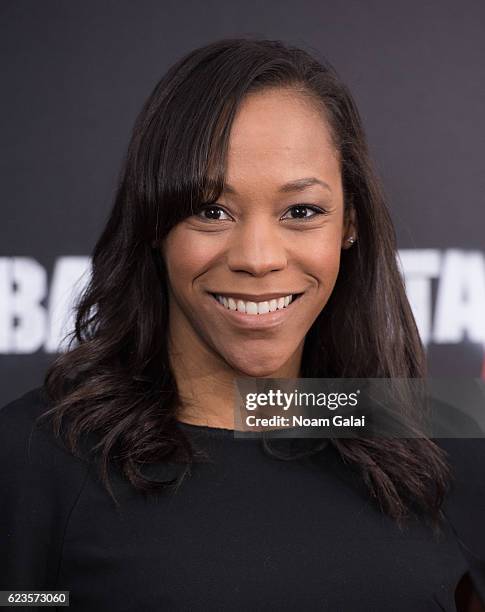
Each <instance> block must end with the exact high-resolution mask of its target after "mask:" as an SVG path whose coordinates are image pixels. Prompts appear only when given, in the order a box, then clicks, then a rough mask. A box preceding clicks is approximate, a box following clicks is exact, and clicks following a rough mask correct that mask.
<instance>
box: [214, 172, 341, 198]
mask: <svg viewBox="0 0 485 612" xmlns="http://www.w3.org/2000/svg"><path fill="white" fill-rule="evenodd" d="M313 185H321V186H322V187H324V188H325V189H328V191H330V192H331V191H332V190H331V189H330V185H329V184H328V183H325V181H321V180H320V179H317V178H315V177H314V176H309V177H305V178H301V179H296V180H295V181H290V182H289V183H284V184H283V185H281V186H280V188H279V189H278V191H279V192H280V193H293V192H298V191H304V190H305V189H307V188H308V187H312V186H313ZM222 192H223V193H232V194H236V193H237V191H236V190H235V189H234V187H231V185H229V184H227V183H226V184H225V185H224V189H223V190H222Z"/></svg>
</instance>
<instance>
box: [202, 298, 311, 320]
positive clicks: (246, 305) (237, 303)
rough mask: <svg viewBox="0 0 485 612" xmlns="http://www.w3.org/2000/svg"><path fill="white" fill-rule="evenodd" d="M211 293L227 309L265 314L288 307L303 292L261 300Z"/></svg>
mask: <svg viewBox="0 0 485 612" xmlns="http://www.w3.org/2000/svg"><path fill="white" fill-rule="evenodd" d="M211 295H212V296H213V297H214V298H215V299H216V300H217V301H218V302H219V303H220V304H222V306H224V308H226V309H227V310H232V311H238V312H241V313H243V314H246V315H264V314H267V313H270V312H276V311H277V310H283V309H284V308H288V306H289V305H290V304H291V303H292V302H293V301H294V300H295V299H297V298H298V297H300V295H301V293H297V294H291V293H290V294H288V295H285V296H281V297H279V298H274V299H271V300H264V301H261V302H256V301H254V302H252V301H247V300H241V299H238V298H237V297H230V296H228V297H226V296H222V295H219V294H217V293H213V294H211Z"/></svg>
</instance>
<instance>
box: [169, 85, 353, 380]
mask: <svg viewBox="0 0 485 612" xmlns="http://www.w3.org/2000/svg"><path fill="white" fill-rule="evenodd" d="M226 184H227V187H226V190H225V192H224V193H223V195H221V197H220V198H219V200H218V201H217V205H216V204H214V205H212V206H209V207H207V208H205V209H204V210H202V211H201V212H200V213H198V214H197V215H193V216H191V217H189V218H187V219H185V220H184V221H182V222H180V223H179V224H178V225H176V226H175V227H174V228H173V229H172V230H171V231H170V233H169V234H168V235H167V237H166V240H165V242H164V245H163V253H164V257H165V261H166V265H167V270H168V280H169V290H170V296H169V311H170V325H169V328H170V339H171V343H173V345H174V346H175V347H176V349H178V350H180V351H181V353H182V354H185V355H190V356H191V357H193V358H196V357H197V356H199V357H200V359H202V360H204V361H206V363H208V362H210V361H211V360H212V361H213V362H214V363H216V364H217V363H219V365H221V366H223V367H227V365H229V366H230V368H232V369H233V370H234V371H235V372H236V373H237V375H240V374H242V375H245V376H254V377H263V376H268V377H271V376H273V377H278V376H279V373H281V372H286V371H288V368H290V370H291V366H292V365H293V366H294V365H295V364H296V365H297V366H298V367H299V363H300V359H301V354H302V349H303V343H304V339H305V335H306V333H307V332H308V330H309V329H310V327H311V326H312V324H313V322H314V321H315V319H316V318H317V316H318V314H319V313H320V311H321V310H322V309H323V308H324V307H325V304H326V303H327V300H328V299H329V297H330V294H331V293H332V290H333V288H334V285H335V281H336V279H337V274H338V271H339V264H340V252H341V249H342V248H347V246H348V245H349V243H347V242H346V241H347V238H348V237H349V236H355V232H354V231H353V228H352V226H350V225H347V227H345V224H344V208H343V191H342V180H341V173H340V164H339V160H338V156H337V153H336V151H335V150H334V148H333V146H332V143H331V138H330V133H329V129H328V128H327V125H326V123H325V121H324V119H323V118H322V115H321V114H320V113H319V112H318V111H317V110H316V109H314V108H313V106H311V104H310V103H309V101H308V100H305V99H303V98H302V97H300V95H299V94H296V93H294V92H290V91H287V90H270V91H266V92H263V93H257V94H251V95H249V96H248V97H246V98H245V100H244V101H243V103H242V105H241V106H240V109H239V112H238V114H237V116H236V118H235V121H234V123H233V126H232V131H231V134H230V143H229V151H228V166H227V175H226ZM215 296H218V298H217V297H215ZM286 296H292V297H291V298H290V300H292V301H290V303H289V305H287V306H286V307H284V305H285V299H284V298H285V297H286ZM295 296H298V297H296V299H295ZM222 299H223V301H224V302H225V304H222V303H220V301H219V300H222ZM286 302H288V298H286ZM268 311H269V312H268ZM255 313H257V314H255ZM296 372H298V369H297V370H296ZM297 375H298V373H296V374H295V376H297ZM282 377H283V376H282Z"/></svg>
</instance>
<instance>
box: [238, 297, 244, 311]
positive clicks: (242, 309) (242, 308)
mask: <svg viewBox="0 0 485 612" xmlns="http://www.w3.org/2000/svg"><path fill="white" fill-rule="evenodd" d="M237 309H238V310H239V312H246V302H243V301H242V300H238V301H237Z"/></svg>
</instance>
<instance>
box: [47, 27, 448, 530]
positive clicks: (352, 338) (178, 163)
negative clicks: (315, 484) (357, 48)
mask: <svg viewBox="0 0 485 612" xmlns="http://www.w3.org/2000/svg"><path fill="white" fill-rule="evenodd" d="M268 88H285V89H293V90H295V92H298V95H301V93H302V92H303V93H305V94H306V95H308V96H309V97H310V99H312V100H313V101H314V102H315V104H316V105H318V107H319V108H320V109H321V111H322V112H323V113H324V115H325V117H326V119H327V121H328V124H329V126H330V130H331V134H332V138H333V143H334V145H335V147H336V150H337V151H338V153H339V157H340V164H341V173H342V180H343V188H344V207H345V211H346V212H348V211H349V210H350V208H351V207H353V208H354V210H355V214H356V223H357V227H358V236H359V237H358V241H357V242H356V243H355V244H354V245H353V247H352V248H350V249H346V250H344V251H342V257H341V267H340V271H339V275H338V278H337V281H336V284H335V288H334V291H333V293H332V295H331V297H330V299H329V300H328V302H327V304H326V305H325V307H324V308H323V310H322V312H321V313H320V315H319V316H318V318H317V319H316V320H315V322H314V324H313V326H312V328H311V329H310V330H309V332H308V334H307V336H306V338H305V345H304V351H303V356H302V365H301V376H302V377H308V378H312V377H314V378H318V377H332V378H340V377H349V378H394V377H398V378H423V377H425V376H426V359H425V353H424V349H423V346H422V343H421V340H420V338H419V334H418V331H417V328H416V324H415V321H414V318H413V315H412V312H411V309H410V306H409V303H408V300H407V297H406V294H405V288H404V283H403V279H402V276H401V273H400V271H399V268H398V264H397V261H396V254H397V247H396V237H395V231H394V227H393V224H392V221H391V218H390V215H389V212H388V208H387V206H386V203H385V198H384V196H383V192H382V189H381V187H380V184H379V181H378V179H377V177H376V174H375V172H374V170H373V167H372V163H371V160H370V156H369V152H368V147H367V144H366V138H365V134H364V131H363V127H362V123H361V119H360V117H359V113H358V110H357V108H356V106H355V103H354V101H353V99H352V96H351V94H350V93H349V91H348V89H347V87H346V86H345V85H344V84H343V83H342V82H341V81H340V79H339V77H338V76H337V74H336V72H335V70H334V69H333V68H332V66H331V65H330V64H329V63H328V62H327V61H326V60H324V59H321V58H318V59H317V55H316V54H315V53H313V52H312V53H310V52H308V51H306V50H304V49H301V48H296V47H294V46H291V45H288V44H285V43H283V42H281V41H277V40H265V39H260V38H253V37H244V38H232V39H223V40H219V41H216V42H213V43H211V44H208V45H206V46H203V47H201V48H198V49H195V50H194V51H192V52H190V53H189V54H187V55H186V56H185V57H183V58H182V59H181V60H179V61H178V62H177V63H176V64H175V65H173V66H172V67H171V68H170V69H169V70H168V72H167V73H166V74H165V76H164V77H163V78H162V79H161V80H160V82H159V83H158V84H157V85H156V87H155V89H154V90H153V92H152V94H151V95H150V97H149V98H148V100H147V101H146V103H145V105H144V107H143V109H142V111H141V113H140V115H139V116H138V118H137V120H136V123H135V126H134V129H133V134H132V138H131V141H130V144H129V147H128V152H127V155H126V158H125V161H124V164H123V169H122V172H121V175H120V180H119V186H118V189H117V194H116V198H115V201H114V205H113V208H112V211H111V214H110V216H109V219H108V221H107V223H106V226H105V228H104V230H103V232H102V234H101V236H100V238H99V239H98V241H97V243H96V245H95V248H94V252H93V254H92V273H91V277H90V281H89V283H88V284H87V286H86V288H85V290H84V291H83V293H82V294H81V296H80V298H79V300H78V302H77V305H76V318H75V329H74V330H73V331H72V333H71V334H70V336H71V337H70V342H69V345H68V350H67V351H66V352H65V353H62V354H60V355H58V356H57V358H56V359H54V361H53V362H52V363H51V365H50V367H49V369H48V370H47V372H46V375H45V380H44V385H43V394H45V399H46V400H47V401H48V402H49V404H51V405H52V407H51V408H50V409H49V410H48V411H47V412H45V413H44V414H43V415H42V416H41V417H40V418H44V417H47V416H51V417H52V423H53V429H54V432H55V434H56V436H57V437H58V438H60V439H62V440H63V441H65V443H66V445H67V447H68V448H69V450H70V452H71V453H73V454H75V455H77V456H81V453H80V450H79V442H80V440H81V438H82V437H83V434H93V435H94V434H95V435H96V436H97V437H96V440H97V443H96V444H95V445H93V447H92V451H93V453H94V452H95V453H96V455H97V458H98V466H99V473H100V476H101V479H102V481H103V483H104V485H105V487H106V489H107V490H108V492H109V493H110V494H111V496H112V497H113V499H115V497H114V495H113V491H112V488H111V485H110V479H109V475H108V472H109V469H108V468H109V467H110V466H111V464H112V463H113V464H116V466H117V467H118V468H119V469H120V470H121V473H122V475H123V476H124V478H126V479H128V481H129V482H130V483H131V484H132V485H133V487H135V488H136V489H137V490H139V491H142V492H144V493H148V492H153V491H158V490H159V489H160V488H163V487H165V486H166V484H164V483H162V482H159V481H154V480H152V479H150V478H147V477H146V476H144V475H143V474H142V472H141V469H140V468H141V467H142V466H143V465H146V464H152V463H156V462H164V461H168V459H169V458H170V457H173V456H176V457H178V460H179V461H181V462H182V463H183V464H184V465H187V466H189V465H190V464H191V463H192V462H193V461H197V456H196V453H194V451H193V449H192V447H191V444H190V442H189V439H188V437H187V436H186V434H185V433H184V432H183V431H182V428H180V427H177V416H176V415H177V410H178V408H179V406H180V404H181V399H180V396H179V392H178V389H177V384H176V380H175V377H174V373H173V371H172V369H171V365H170V361H169V353H168V346H167V331H168V320H169V310H168V293H167V274H166V268H165V263H164V261H163V257H162V255H161V250H160V248H159V246H160V245H161V243H162V241H163V239H164V238H165V237H166V235H167V234H168V232H170V230H171V229H172V228H173V227H174V226H175V225H176V224H177V223H179V222H180V221H182V220H183V219H185V218H187V217H188V216H190V215H192V214H194V211H195V210H196V209H197V208H198V207H199V206H200V205H202V203H204V204H207V203H214V202H216V200H217V198H218V197H219V196H220V194H221V191H222V188H223V184H224V176H225V168H226V153H227V148H228V140H229V134H230V130H231V125H232V122H233V119H234V117H235V113H236V112H237V110H238V107H239V105H240V104H241V101H242V100H243V98H244V96H246V95H247V94H248V93H250V92H251V93H252V92H257V91H262V90H265V89H268ZM343 305H344V307H343ZM330 443H331V444H333V445H334V447H335V448H336V449H337V450H338V452H339V455H340V457H341V458H342V461H344V462H345V463H347V464H349V465H350V466H351V468H352V469H355V470H356V471H357V472H358V473H359V474H360V475H361V477H362V479H363V480H364V482H365V483H366V485H367V487H368V490H369V493H370V495H371V497H372V498H373V499H374V500H375V501H376V503H377V504H378V506H379V507H380V509H381V510H382V511H383V512H385V513H387V514H388V515H389V516H391V517H393V518H394V519H395V520H396V521H397V523H398V524H399V525H402V524H404V522H406V519H407V518H409V517H410V516H412V515H414V514H416V513H419V514H420V515H421V516H424V517H425V518H427V519H429V518H431V522H432V523H433V524H434V525H435V526H436V525H437V524H438V523H439V522H440V519H441V518H443V515H442V511H441V506H442V503H443V500H444V497H445V495H446V492H447V488H448V484H449V477H450V468H449V465H448V464H447V462H446V455H445V454H444V452H443V451H442V450H441V449H440V448H439V447H438V446H437V445H436V444H435V443H434V442H433V441H432V440H431V439H429V438H426V437H422V438H404V439H396V438H395V439H388V438H380V439H377V438H376V439H367V438H358V439H351V438H346V439H333V438H332V439H331V440H330ZM265 448H266V450H268V452H270V453H271V447H270V445H269V444H268V443H267V441H266V442H265ZM115 502H116V499H115ZM116 503H117V502H116Z"/></svg>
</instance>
